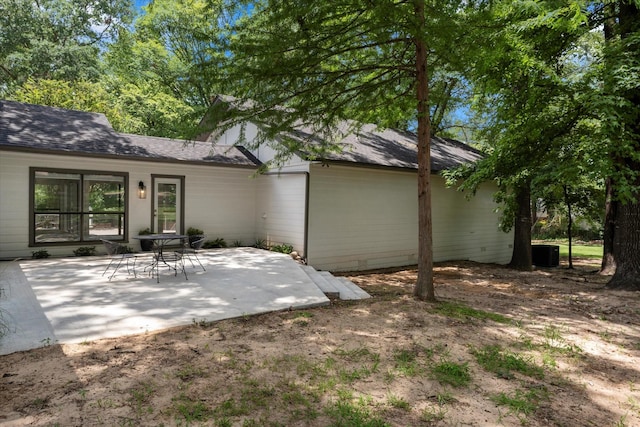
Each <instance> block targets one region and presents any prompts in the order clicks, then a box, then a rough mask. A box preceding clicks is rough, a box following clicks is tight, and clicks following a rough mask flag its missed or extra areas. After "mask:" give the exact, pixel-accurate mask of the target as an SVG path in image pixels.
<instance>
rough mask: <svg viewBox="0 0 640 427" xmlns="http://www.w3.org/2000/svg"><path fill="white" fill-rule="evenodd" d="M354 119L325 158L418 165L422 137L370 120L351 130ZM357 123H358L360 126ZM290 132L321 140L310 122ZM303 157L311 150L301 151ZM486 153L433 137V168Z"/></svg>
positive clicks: (341, 128)
mask: <svg viewBox="0 0 640 427" xmlns="http://www.w3.org/2000/svg"><path fill="white" fill-rule="evenodd" d="M214 104H223V105H230V106H231V107H232V108H237V109H241V110H242V109H246V108H249V107H251V105H248V104H246V103H245V104H240V101H239V100H238V99H236V98H234V97H231V96H225V95H218V96H217V97H216V98H215V100H214ZM352 125H353V122H350V121H343V122H341V123H340V124H339V125H338V132H342V133H343V134H344V135H345V136H344V137H343V138H342V139H341V140H339V141H337V144H338V145H339V146H341V147H342V151H341V152H339V153H335V152H331V153H327V154H324V155H323V157H322V158H317V159H316V160H322V161H326V162H337V163H348V164H352V165H353V164H355V165H361V166H372V167H391V168H402V169H416V170H417V169H418V145H417V143H418V137H417V135H416V134H414V133H411V132H403V131H399V130H395V129H384V130H380V129H378V128H377V126H375V125H372V124H366V125H363V126H362V127H360V129H359V130H358V131H357V132H355V133H354V132H351V131H350V130H349V129H350V128H352V127H353V126H352ZM356 127H357V126H356ZM287 136H289V137H291V138H293V139H297V140H299V141H302V142H303V146H304V144H311V145H313V144H317V145H320V144H321V142H322V141H321V138H322V136H321V135H318V134H317V133H316V132H314V131H313V130H312V129H311V128H309V127H307V126H298V127H297V128H295V130H294V131H293V132H290V133H289V134H288V135H287ZM299 154H300V155H301V156H302V157H306V156H308V155H309V153H308V152H304V151H303V152H302V153H299ZM482 157H483V154H482V153H481V152H480V151H478V150H476V149H474V148H473V147H471V146H469V145H467V144H465V143H463V142H461V141H456V140H454V139H449V138H440V137H437V136H434V137H432V138H431V170H432V171H433V172H439V171H442V170H446V169H452V168H455V167H457V166H460V165H462V164H465V163H474V162H476V161H478V160H480V159H481V158H482Z"/></svg>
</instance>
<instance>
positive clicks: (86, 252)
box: [73, 246, 96, 256]
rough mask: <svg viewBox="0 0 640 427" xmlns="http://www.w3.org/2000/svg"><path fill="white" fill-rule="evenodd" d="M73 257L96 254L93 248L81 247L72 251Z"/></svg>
mask: <svg viewBox="0 0 640 427" xmlns="http://www.w3.org/2000/svg"><path fill="white" fill-rule="evenodd" d="M73 254H74V255H75V256H92V255H95V254H96V247H95V246H82V247H79V248H78V249H76V250H74V251H73Z"/></svg>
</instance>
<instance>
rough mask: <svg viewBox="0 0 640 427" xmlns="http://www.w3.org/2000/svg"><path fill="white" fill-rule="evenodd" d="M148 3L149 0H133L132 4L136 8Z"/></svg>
mask: <svg viewBox="0 0 640 427" xmlns="http://www.w3.org/2000/svg"><path fill="white" fill-rule="evenodd" d="M148 3H149V0H135V2H134V4H135V7H136V9H140V8H141V7H142V6H146V5H147V4H148Z"/></svg>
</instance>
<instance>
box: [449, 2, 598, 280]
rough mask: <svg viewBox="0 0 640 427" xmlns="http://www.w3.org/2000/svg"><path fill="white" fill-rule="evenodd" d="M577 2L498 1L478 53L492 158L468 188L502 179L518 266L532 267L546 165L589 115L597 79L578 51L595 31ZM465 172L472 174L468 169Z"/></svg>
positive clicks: (476, 71)
mask: <svg viewBox="0 0 640 427" xmlns="http://www.w3.org/2000/svg"><path fill="white" fill-rule="evenodd" d="M585 21H586V17H585V14H584V13H583V10H582V9H581V8H580V7H579V5H578V4H577V3H575V2H560V3H559V4H555V3H554V2H534V3H532V2H525V1H511V0H508V1H498V2H494V4H493V7H492V8H491V16H490V20H489V22H490V23H491V24H490V25H489V28H488V29H487V30H486V31H485V32H483V33H478V37H477V43H478V45H479V47H480V49H479V51H478V53H477V55H475V56H474V57H473V58H470V59H471V60H472V62H471V63H470V66H469V69H468V74H467V75H468V76H469V79H470V80H471V81H472V82H473V84H474V90H475V91H476V93H477V95H476V98H475V99H476V103H475V110H474V111H475V112H476V113H477V114H478V115H480V116H481V117H483V119H484V120H483V121H484V122H485V126H484V127H483V129H482V132H481V134H480V136H481V144H482V147H483V148H484V150H485V151H486V152H487V153H488V156H487V157H486V158H485V159H484V160H483V161H481V162H480V164H479V165H477V167H476V168H475V170H472V171H466V172H471V175H470V174H469V173H467V174H466V175H465V174H464V173H463V174H462V175H461V174H452V175H451V176H450V178H451V179H456V178H459V177H461V176H465V177H466V178H467V180H466V181H465V182H464V183H463V187H465V188H471V189H473V188H475V187H476V186H477V185H478V184H479V183H480V182H482V181H484V180H487V179H496V180H497V182H498V184H499V185H500V191H499V192H498V193H497V194H496V198H497V200H498V201H500V202H503V203H504V204H505V209H504V219H503V227H504V228H505V229H510V228H514V230H515V232H514V244H513V255H512V259H511V263H510V265H511V266H512V267H513V268H517V269H523V270H528V269H531V225H532V215H531V195H532V185H535V183H536V182H537V181H539V175H540V173H541V170H542V168H543V167H544V166H545V165H547V164H550V163H554V162H557V159H558V155H559V153H560V152H561V151H562V148H563V145H562V142H563V141H565V140H566V137H567V135H569V134H571V133H572V132H573V130H574V129H575V128H576V126H577V125H578V123H580V120H581V119H582V118H583V116H584V114H585V112H584V107H582V104H583V103H584V99H583V98H584V94H583V91H582V90H581V89H582V88H584V87H585V86H587V85H588V82H589V76H588V75H581V74H580V73H577V72H576V70H575V67H574V66H573V65H575V62H576V61H577V60H576V59H575V57H574V51H575V47H576V45H577V44H578V43H579V41H580V40H581V38H582V37H584V36H585V34H588V28H586V26H585V25H584V23H585ZM463 172H465V171H463Z"/></svg>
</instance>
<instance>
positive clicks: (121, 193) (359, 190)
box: [0, 101, 513, 271]
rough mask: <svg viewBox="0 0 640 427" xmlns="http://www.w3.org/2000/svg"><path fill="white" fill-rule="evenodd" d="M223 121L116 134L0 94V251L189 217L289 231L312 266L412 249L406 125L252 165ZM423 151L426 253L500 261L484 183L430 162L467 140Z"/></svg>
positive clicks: (382, 263)
mask: <svg viewBox="0 0 640 427" xmlns="http://www.w3.org/2000/svg"><path fill="white" fill-rule="evenodd" d="M234 132H237V130H234V129H232V130H230V131H228V132H226V133H224V134H222V135H217V136H216V137H215V144H212V142H211V141H181V140H174V139H168V138H158V137H149V136H140V135H130V134H122V133H118V132H115V131H114V129H113V128H112V127H111V125H110V124H109V122H108V121H107V119H106V117H105V116H104V115H102V114H96V113H86V112H79V111H71V110H65V109H61V108H53V107H44V106H38V105H30V104H23V103H18V102H13V101H0V259H13V258H18V257H24V258H29V257H31V256H32V253H33V252H35V251H38V250H47V251H48V252H49V253H50V254H51V255H71V254H72V252H73V250H74V249H76V248H78V247H83V246H96V247H97V248H99V249H101V248H100V243H99V239H101V238H108V239H111V240H118V241H121V242H123V243H126V244H129V245H130V246H131V247H133V248H134V249H137V248H139V246H138V242H137V241H136V240H135V239H133V237H134V236H136V235H138V234H139V232H140V231H141V230H142V229H144V228H150V229H151V231H153V232H176V233H184V232H185V231H186V229H187V228H188V227H195V228H199V229H202V230H204V232H205V234H206V235H207V236H208V238H209V239H211V240H214V239H216V238H223V239H225V241H226V242H227V243H228V244H234V243H235V244H242V245H253V244H255V243H256V242H257V241H266V242H267V243H269V244H285V243H286V244H290V245H292V246H293V247H294V249H295V250H296V251H298V252H299V253H300V254H301V255H302V256H303V257H304V258H305V259H306V260H307V262H308V263H309V264H310V265H313V266H314V267H316V268H317V269H324V270H332V271H347V270H364V269H372V268H382V267H391V266H402V265H412V264H415V263H416V262H417V251H418V247H417V246H418V242H417V234H418V232H417V228H418V216H417V213H418V206H417V155H416V143H415V136H414V135H412V134H410V133H403V132H398V131H394V130H384V131H378V130H376V129H375V127H373V126H365V127H364V128H363V129H362V130H361V131H360V132H358V133H357V134H354V135H350V136H348V137H346V138H345V140H344V141H343V143H344V145H345V147H346V148H345V150H344V151H343V152H342V153H339V154H331V155H328V156H327V157H326V158H324V159H321V160H314V161H309V160H306V159H305V157H304V155H298V156H294V157H293V158H292V159H291V160H290V161H289V162H288V163H287V164H286V165H284V166H282V167H281V168H279V169H278V170H273V171H270V172H268V173H266V174H256V172H257V171H258V168H259V167H260V166H261V165H262V164H263V163H264V162H267V161H268V160H270V159H271V158H272V157H273V149H272V148H271V147H269V146H268V145H267V146H261V147H259V148H257V149H254V150H247V149H245V148H243V147H241V146H236V145H235V144H234V143H235V141H236V140H237V134H235V133H234ZM209 138H213V137H212V136H209ZM431 153H432V154H431V157H432V170H433V172H434V175H433V177H432V206H433V244H434V253H433V257H434V260H435V261H444V260H473V261H479V262H495V263H506V262H508V261H509V259H510V256H511V247H512V241H513V237H512V235H510V234H507V233H503V232H502V231H500V230H499V213H497V212H496V208H497V206H496V204H495V203H494V201H493V198H492V194H493V192H494V191H495V186H494V185H493V184H491V183H487V184H486V185H483V186H482V187H481V188H480V189H479V191H478V192H477V194H476V195H475V196H474V197H473V198H471V199H467V198H465V195H464V194H462V193H459V192H457V191H456V190H455V189H452V188H447V187H446V186H445V183H444V179H443V178H441V177H440V176H439V175H437V172H439V171H442V170H444V169H446V168H450V167H455V166H457V165H459V164H461V163H463V162H473V161H475V160H477V159H478V158H479V157H480V154H479V153H477V152H476V151H475V150H473V149H471V148H470V147H468V146H466V145H465V144H462V143H460V142H458V141H453V140H448V139H440V138H434V139H433V141H432V151H431Z"/></svg>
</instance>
